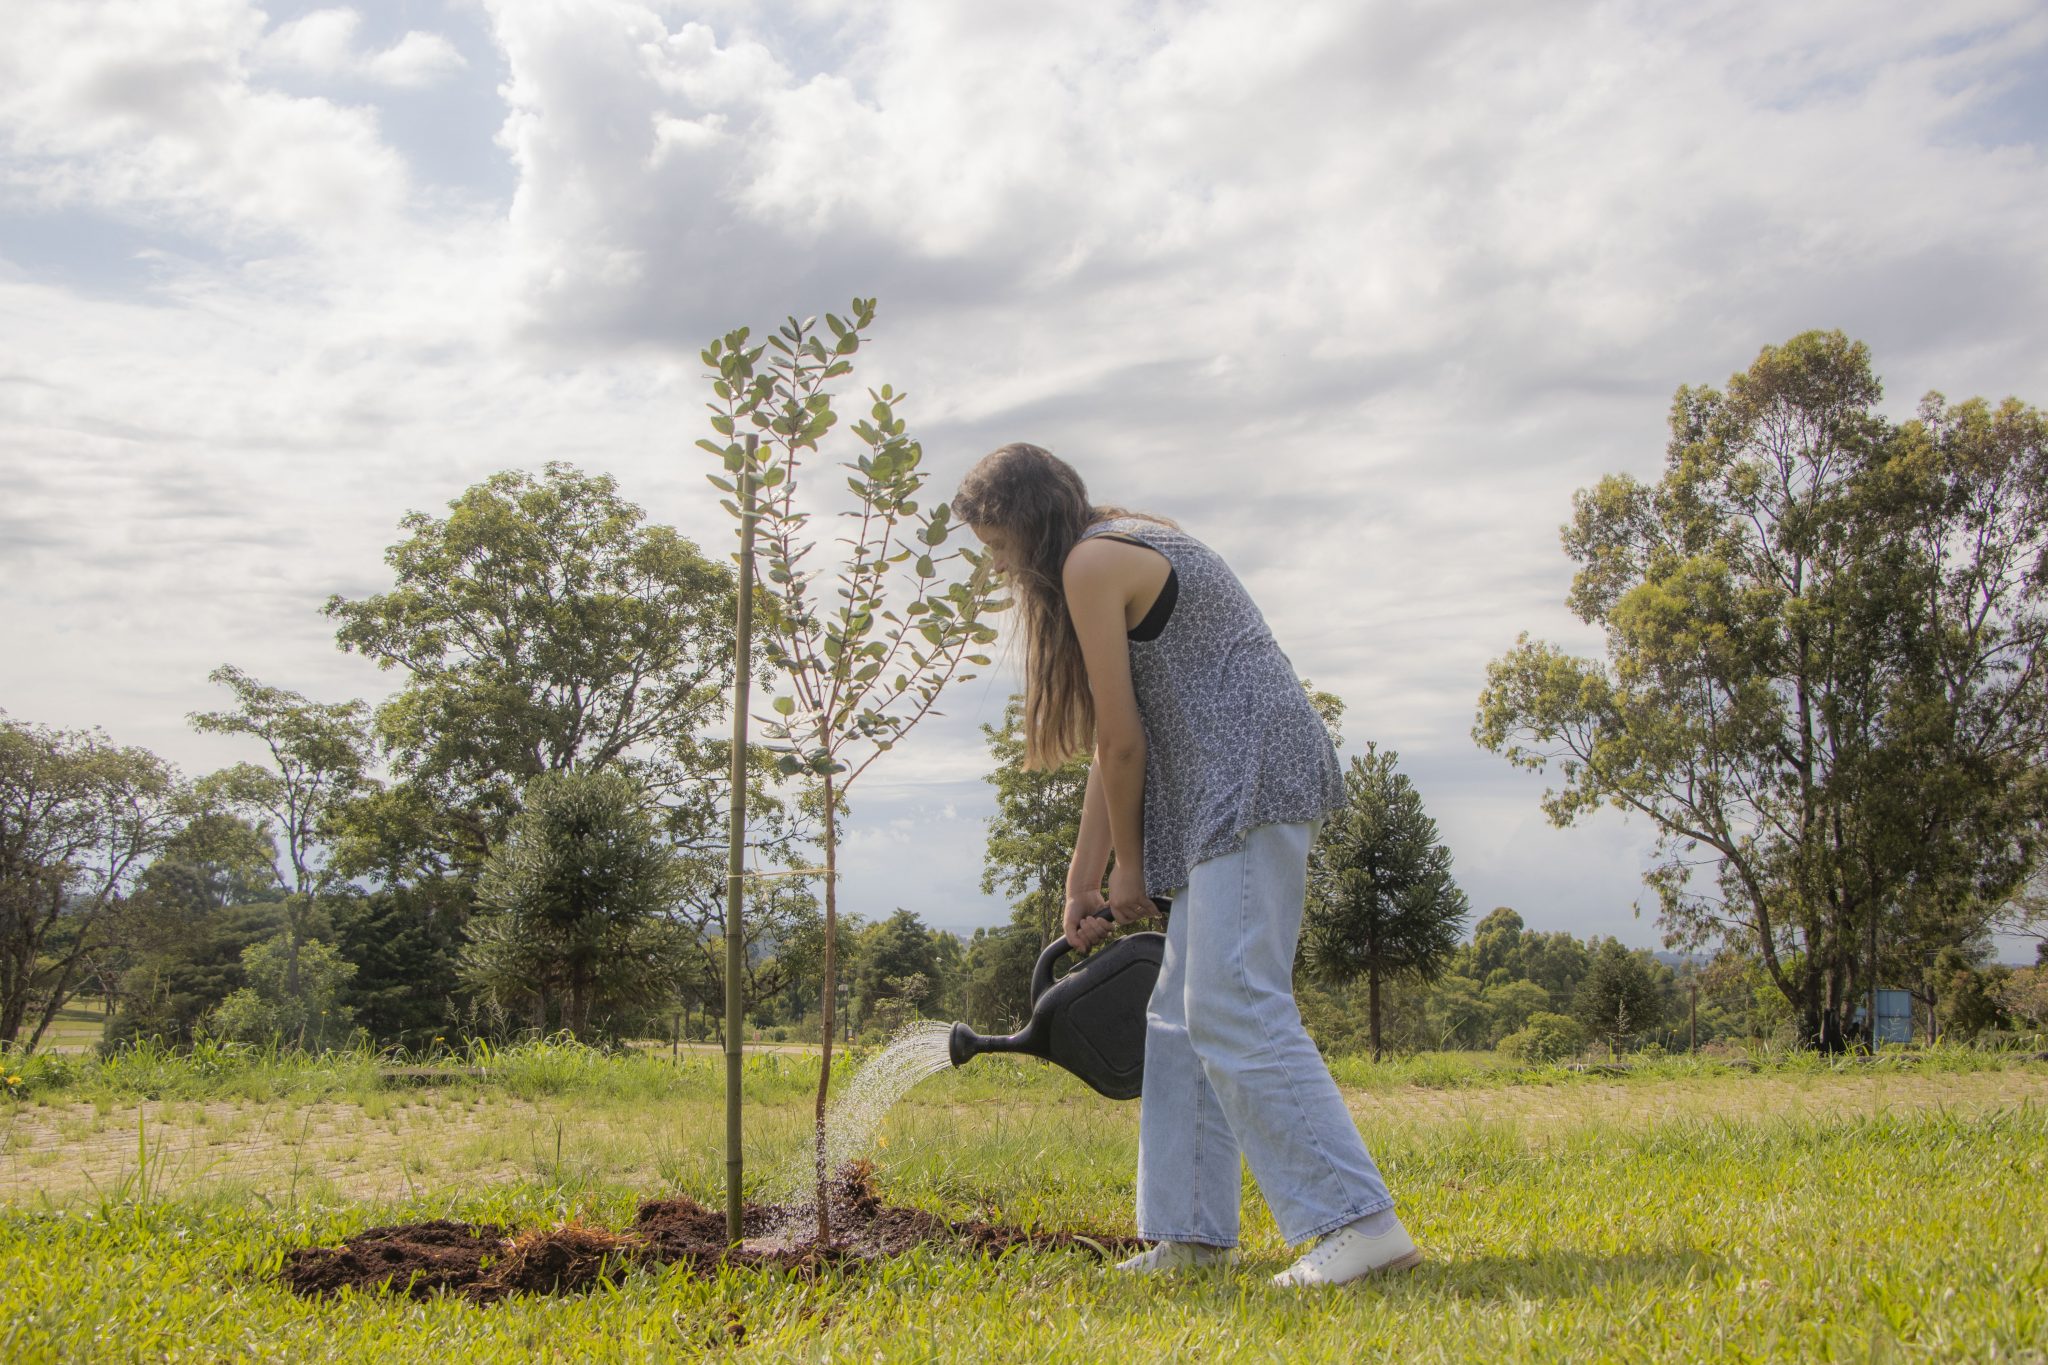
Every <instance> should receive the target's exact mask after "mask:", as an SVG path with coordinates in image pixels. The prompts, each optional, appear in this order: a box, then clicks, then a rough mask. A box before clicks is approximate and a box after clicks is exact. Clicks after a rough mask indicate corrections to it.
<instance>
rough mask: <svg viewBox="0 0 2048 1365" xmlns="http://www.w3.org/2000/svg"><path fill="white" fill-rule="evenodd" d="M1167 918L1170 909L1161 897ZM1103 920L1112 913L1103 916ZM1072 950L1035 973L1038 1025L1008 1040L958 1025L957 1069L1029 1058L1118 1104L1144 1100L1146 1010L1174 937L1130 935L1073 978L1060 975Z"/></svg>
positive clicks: (1043, 959) (1051, 955)
mask: <svg viewBox="0 0 2048 1365" xmlns="http://www.w3.org/2000/svg"><path fill="white" fill-rule="evenodd" d="M1152 903H1153V904H1154V905H1156V906H1158V907H1159V911H1160V913H1161V914H1164V913H1165V912H1166V909H1167V902H1165V901H1163V900H1160V899H1158V898H1157V897H1155V898H1154V899H1153V901H1152ZM1100 915H1101V917H1102V918H1105V919H1107V918H1108V917H1109V911H1107V910H1103V911H1101V912H1100ZM1071 951H1072V947H1071V945H1070V944H1068V942H1067V940H1066V938H1065V937H1064V936H1062V937H1060V938H1056V939H1054V940H1053V941H1052V942H1051V943H1048V944H1047V945H1046V946H1045V951H1044V952H1042V953H1040V954H1039V955H1038V965H1037V966H1036V967H1034V968H1032V971H1031V1020H1030V1022H1029V1023H1027V1024H1025V1025H1024V1027H1023V1028H1021V1029H1019V1030H1018V1031H1017V1032H1015V1033H1013V1034H1011V1035H1010V1036H1009V1037H1007V1038H991V1037H989V1036H987V1035H986V1034H981V1033H976V1032H975V1031H974V1030H973V1029H971V1028H969V1027H967V1025H965V1024H955V1025H953V1036H952V1040H951V1052H952V1056H953V1065H954V1066H964V1065H966V1063H967V1061H968V1059H969V1058H971V1057H978V1056H980V1055H981V1054H982V1053H984V1052H1028V1053H1030V1054H1031V1055H1032V1056H1034V1057H1043V1058H1044V1059H1045V1060H1046V1061H1048V1062H1056V1063H1058V1064H1059V1065H1060V1066H1063V1067H1065V1068H1066V1069H1067V1070H1069V1071H1071V1072H1073V1073H1074V1074H1075V1075H1076V1076H1079V1077H1080V1078H1081V1079H1082V1080H1084V1081H1086V1082H1088V1084H1089V1085H1091V1086H1093V1087H1094V1088H1095V1089H1096V1090H1097V1091H1098V1092H1100V1093H1101V1094H1104V1095H1107V1096H1109V1098H1111V1099H1113V1100H1131V1099H1136V1098H1137V1097H1138V1093H1139V1091H1141V1090H1142V1089H1143V1088H1144V1082H1145V1005H1146V1003H1147V1002H1148V1001H1149V1000H1151V998H1152V983H1153V982H1154V981H1157V980H1158V979H1159V960H1160V959H1161V958H1162V957H1164V956H1165V954H1166V935H1164V934H1160V933H1149V932H1148V933H1141V934H1126V935H1124V936H1123V937H1122V938H1120V939H1118V940H1117V941H1116V942H1114V943H1112V944H1110V945H1109V946H1108V947H1106V948H1098V949H1097V950H1096V951H1094V952H1092V953H1090V954H1089V955H1088V956H1087V957H1086V958H1084V959H1082V961H1081V964H1080V965H1079V966H1078V967H1075V968H1074V969H1073V970H1072V971H1069V972H1068V973H1067V974H1066V975H1065V976H1062V977H1060V978H1058V979H1057V980H1055V979H1054V977H1053V974H1052V969H1053V967H1054V966H1055V965H1057V964H1058V962H1059V960H1060V959H1061V958H1063V957H1065V956H1066V955H1067V954H1068V953H1069V952H1071Z"/></svg>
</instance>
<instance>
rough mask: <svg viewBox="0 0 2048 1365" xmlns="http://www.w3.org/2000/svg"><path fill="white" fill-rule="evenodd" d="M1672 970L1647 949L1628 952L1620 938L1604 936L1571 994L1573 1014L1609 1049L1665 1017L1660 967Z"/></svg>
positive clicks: (1664, 970) (1617, 1047)
mask: <svg viewBox="0 0 2048 1365" xmlns="http://www.w3.org/2000/svg"><path fill="white" fill-rule="evenodd" d="M1660 971H1661V972H1662V973H1663V974H1664V975H1667V976H1668V975H1669V974H1670V971H1669V969H1668V968H1665V967H1663V966H1662V964H1660V963H1658V962H1657V961H1656V960H1655V959H1654V958H1652V957H1651V956H1650V955H1649V954H1648V953H1645V952H1630V951H1629V950H1628V948H1627V947H1626V946H1624V945H1623V944H1622V942H1621V941H1620V940H1619V939H1612V938H1609V939H1602V940H1600V941H1599V942H1598V943H1597V944H1596V945H1594V947H1593V950H1592V964H1591V966H1590V967H1589V969H1588V970H1587V972H1586V978H1585V980H1583V981H1581V982H1580V983H1579V988H1578V990H1577V991H1576V992H1575V993H1574V994H1573V996H1572V1014H1573V1016H1574V1017H1575V1018H1576V1019H1577V1020H1578V1021H1579V1023H1580V1024H1581V1025H1582V1026H1583V1027H1584V1028H1585V1030H1586V1032H1587V1033H1589V1034H1591V1035H1592V1036H1593V1037H1595V1038H1601V1039H1605V1040H1606V1043H1607V1047H1608V1051H1609V1052H1614V1051H1618V1050H1620V1049H1621V1047H1622V1046H1623V1045H1624V1044H1625V1043H1626V1042H1627V1041H1628V1040H1630V1039H1632V1038H1634V1037H1636V1036H1637V1035H1639V1034H1644V1033H1648V1032H1649V1031H1650V1030H1652V1029H1654V1028H1656V1027H1657V1026H1658V1025H1660V1024H1662V1023H1663V1022H1664V1001H1663V996H1662V995H1661V993H1660V992H1659V990H1658V984H1659V980H1658V979H1659V973H1660Z"/></svg>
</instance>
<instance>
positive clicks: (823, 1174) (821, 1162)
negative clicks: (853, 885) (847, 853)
mask: <svg viewBox="0 0 2048 1365" xmlns="http://www.w3.org/2000/svg"><path fill="white" fill-rule="evenodd" d="M836 797H837V792H836V791H835V789H834V787H833V783H832V775H831V774H830V773H827V774H825V1000H824V1008H823V1010H822V1011H821V1014H820V1017H821V1018H822V1019H823V1020H824V1027H823V1029H822V1030H821V1032H820V1035H819V1037H820V1040H821V1042H822V1044H823V1046H822V1047H821V1049H820V1050H819V1053H818V1106H817V1118H816V1129H815V1139H816V1143H817V1167H818V1172H817V1174H818V1245H819V1246H821V1247H822V1246H829V1245H831V1242H832V1212H831V1206H830V1205H829V1204H828V1203H827V1202H826V1199H825V1193H826V1187H827V1185H828V1184H829V1183H830V1181H831V1177H832V1172H831V1171H829V1170H827V1169H826V1165H825V1161H826V1157H825V1101H826V1099H827V1097H829V1096H830V1094H831V1092H832V1027H833V1024H832V995H833V988H834V986H835V985H836V982H835V980H834V977H835V975H836V974H837V969H838V961H837V952H836V951H835V950H836V944H835V942H834V940H835V939H837V937H838V927H839V877H838V869H839V838H838V835H839V830H838V823H839V812H838V810H837V807H836Z"/></svg>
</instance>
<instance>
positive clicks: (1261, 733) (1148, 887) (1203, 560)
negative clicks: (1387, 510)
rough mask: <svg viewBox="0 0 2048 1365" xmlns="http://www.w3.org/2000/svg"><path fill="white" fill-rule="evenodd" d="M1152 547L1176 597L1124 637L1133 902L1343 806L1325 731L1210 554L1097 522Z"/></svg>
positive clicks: (1148, 531)
mask: <svg viewBox="0 0 2048 1365" xmlns="http://www.w3.org/2000/svg"><path fill="white" fill-rule="evenodd" d="M1112 533H1113V534H1115V535H1118V536H1124V537H1128V538H1130V539H1132V540H1135V541H1138V542H1139V543H1141V544H1143V545H1145V546H1148V547H1149V548H1151V549H1154V550H1157V551H1158V552H1159V553H1160V554H1162V555H1165V556H1166V558H1167V561H1168V562H1169V563H1170V564H1171V565H1172V566H1173V572H1174V576H1175V577H1176V578H1177V579H1178V581H1179V589H1180V595H1179V599H1178V600H1177V601H1176V602H1175V603H1174V607H1173V614H1172V615H1171V616H1169V617H1168V618H1167V621H1166V628H1165V630H1163V631H1161V632H1160V634H1159V636H1158V638H1156V639H1152V640H1132V641H1131V642H1130V649H1131V683H1132V686H1133V689H1134V690H1135V691H1136V692H1137V695H1138V714H1139V716H1140V717H1141V718H1142V719H1143V721H1144V724H1145V894H1146V895H1148V896H1166V895H1170V894H1172V893H1173V892H1175V891H1178V890H1179V889H1180V888H1182V887H1184V886H1186V885H1187V883H1188V869H1189V868H1191V867H1193V866H1194V865H1195V864H1197V863H1201V862H1206V861H1208V860H1209V859H1211V858H1215V857H1220V856H1221V855H1223V854H1225V853H1229V852H1231V851H1233V850H1235V849H1236V848H1238V847H1239V846H1240V845H1241V844H1242V843H1243V842H1244V835H1245V831H1246V830H1249V829H1250V828H1251V827H1252V826H1254V825H1261V824H1268V823H1276V822H1285V823H1294V824H1306V823H1308V822H1310V821H1312V820H1315V819H1317V818H1319V817H1321V816H1323V815H1326V814H1328V813H1329V812H1331V811H1334V810H1337V809H1339V808H1341V807H1342V806H1343V804H1344V774H1343V770H1342V768H1341V767H1340V766H1339V765H1338V762H1337V751H1336V749H1335V748H1334V747H1332V745H1331V743H1330V732H1329V731H1328V730H1327V729H1325V728H1324V727H1323V721H1322V718H1321V717H1320V716H1318V715H1317V714H1316V712H1315V708H1314V707H1313V706H1310V705H1309V701H1308V694H1307V693H1306V692H1304V691H1303V690H1302V686H1301V681H1300V679H1299V678H1298V677H1296V675H1295V672H1294V665H1293V664H1292V663H1290V662H1289V661H1288V658H1287V656H1286V655H1285V654H1283V653H1281V652H1280V646H1279V645H1278V644H1277V643H1275V642H1274V639H1273V636H1272V633H1271V632H1270V631H1269V630H1267V629H1266V618H1265V617H1264V616H1262V615H1260V614H1259V609H1258V607H1257V606H1256V605H1255V604H1254V603H1253V602H1252V599H1251V597H1250V595H1249V594H1247V593H1246V592H1245V590H1244V586H1243V585H1242V584H1241V583H1239V582H1238V581H1237V575H1235V574H1233V573H1232V572H1231V571H1230V566H1229V565H1227V564H1225V563H1224V562H1223V560H1222V558H1221V557H1220V556H1219V555H1217V553H1216V552H1215V551H1214V550H1211V549H1210V548H1209V547H1208V546H1206V545H1204V544H1202V543H1201V542H1200V541H1198V540H1196V539H1195V538H1194V537H1193V536H1191V535H1188V534H1187V533H1186V532H1185V531H1177V530H1174V529H1173V528H1172V527H1169V526H1161V525H1160V524H1159V523H1158V522H1154V521H1144V520H1141V519H1139V518H1136V517H1121V518H1117V519H1115V520H1111V521H1104V522H1098V523H1096V524H1095V525H1094V526H1091V527H1089V528H1088V529H1087V530H1086V531H1084V532H1082V533H1081V538H1082V539H1083V540H1087V539H1090V538H1092V537H1095V536H1099V535H1105V534H1112Z"/></svg>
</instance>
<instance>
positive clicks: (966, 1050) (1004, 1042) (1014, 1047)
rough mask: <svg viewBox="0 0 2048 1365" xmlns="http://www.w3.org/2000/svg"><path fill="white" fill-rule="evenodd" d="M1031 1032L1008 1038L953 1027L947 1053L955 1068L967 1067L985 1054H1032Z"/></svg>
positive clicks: (1011, 1035)
mask: <svg viewBox="0 0 2048 1365" xmlns="http://www.w3.org/2000/svg"><path fill="white" fill-rule="evenodd" d="M1030 1032H1031V1030H1030V1029H1026V1030H1024V1032H1023V1033H1013V1034H1010V1035H1009V1036H1008V1037H1003V1036H1001V1035H999V1034H987V1033H976V1032H975V1031H974V1030H973V1029H971V1028H969V1027H967V1025H965V1024H955V1025H953V1034H952V1037H951V1038H950V1039H949V1040H948V1042H947V1044H946V1051H947V1052H948V1053H949V1054H950V1055H951V1056H952V1058H953V1065H954V1066H965V1065H967V1063H968V1062H970V1061H972V1060H973V1059H974V1058H976V1057H979V1056H980V1055H981V1054H982V1053H984V1052H1030V1051H1032V1050H1033V1049H1032V1047H1031V1040H1030V1038H1029V1037H1028V1035H1029V1034H1030Z"/></svg>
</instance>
